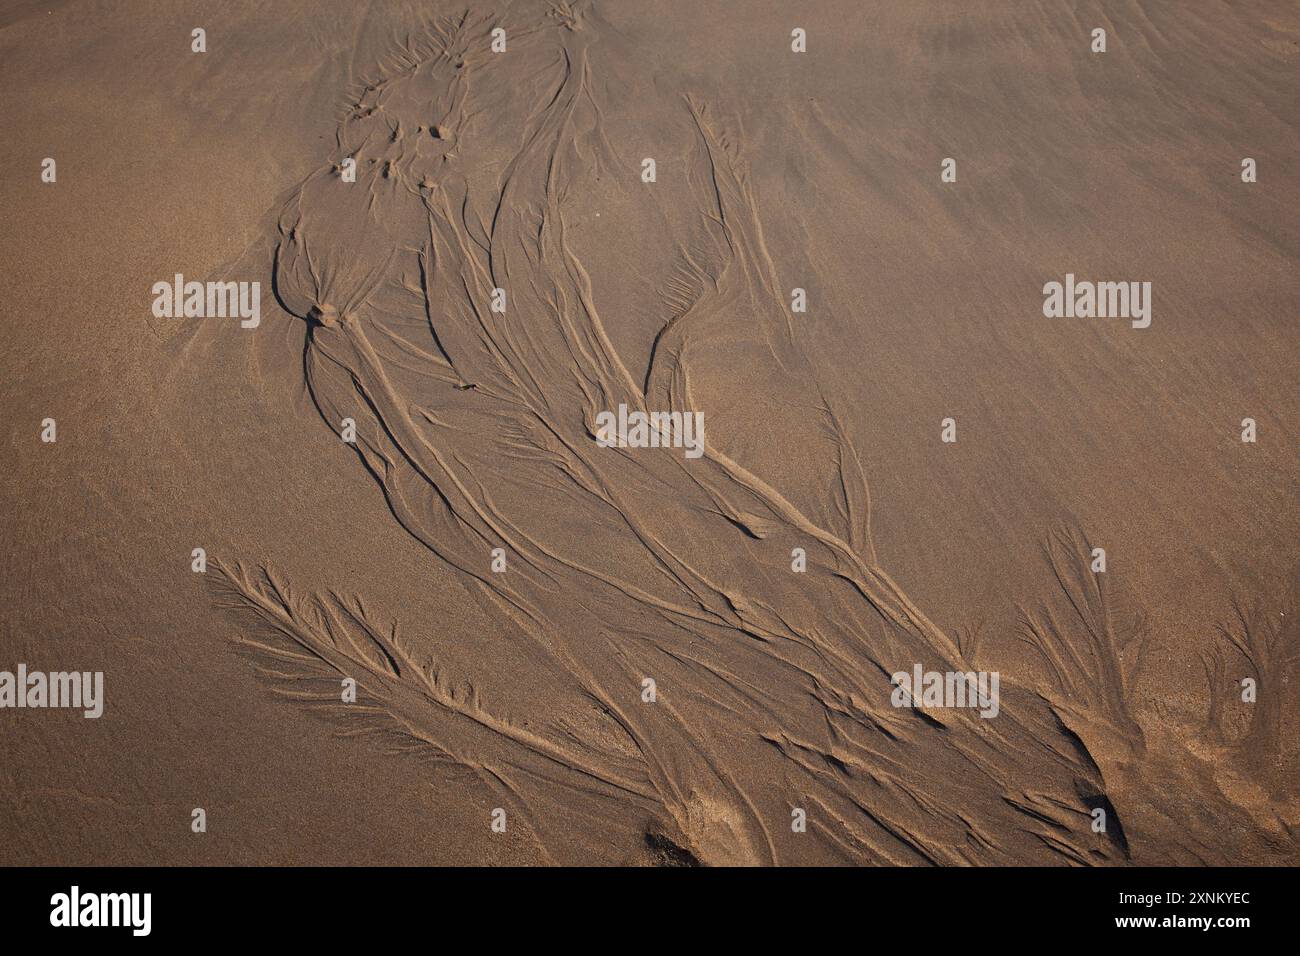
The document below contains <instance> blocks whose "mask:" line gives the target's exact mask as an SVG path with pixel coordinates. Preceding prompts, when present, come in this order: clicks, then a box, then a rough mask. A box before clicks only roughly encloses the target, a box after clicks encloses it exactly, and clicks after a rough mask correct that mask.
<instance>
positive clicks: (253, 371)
mask: <svg viewBox="0 0 1300 956" xmlns="http://www.w3.org/2000/svg"><path fill="white" fill-rule="evenodd" d="M742 7H743V9H742ZM805 7H806V8H805ZM195 27H202V28H203V29H204V31H205V34H206V49H205V50H203V51H202V52H195V51H194V50H192V48H191V31H192V30H193V29H194V28H195ZM1096 29H1101V30H1104V32H1105V43H1106V48H1105V50H1104V52H1102V51H1097V50H1095V48H1094V47H1095V43H1096V38H1095V34H1094V32H1093V31H1094V30H1096ZM494 31H503V32H499V33H498V32H494ZM792 31H798V32H800V33H802V34H803V35H804V36H805V37H806V49H796V47H798V46H799V43H800V41H799V39H798V38H795V37H793V36H792ZM494 45H498V46H500V45H503V46H504V49H494ZM1298 69H1300V7H1297V6H1296V5H1295V4H1293V3H1289V2H1280V0H1279V2H1272V0H1260V2H1255V3H1249V4H1245V3H1229V2H1217V0H1203V2H1201V0H1198V2H1173V0H1170V2H1159V0H1150V2H1139V0H1085V2H1079V3H1068V2H1063V0H1024V2H1017V3H992V2H990V3H961V4H956V3H942V2H919V0H918V2H906V3H905V2H902V0H898V2H893V0H891V2H887V3H885V2H882V3H872V4H864V3H860V2H840V0H827V2H818V3H814V4H808V5H800V8H799V9H797V10H796V9H792V8H790V6H789V5H787V4H783V3H777V2H754V3H745V4H743V5H739V4H725V3H720V2H710V0H704V2H698V3H677V2H672V3H645V4H639V3H638V4H632V3H615V2H610V3H605V2H601V0H595V2H591V3H588V2H558V0H557V2H548V3H534V2H523V0H520V2H516V3H507V4H501V5H490V4H482V5H480V4H474V5H472V6H471V7H470V8H469V9H465V8H464V7H463V6H462V7H455V6H453V5H450V4H442V3H439V4H432V5H430V4H420V3H403V2H392V3H372V4H348V3H336V2H332V0H331V2H321V3H315V2H313V3H296V2H287V3H283V4H272V5H258V4H252V3H221V4H212V3H210V4H193V5H185V6H181V5H177V4H163V3H157V4H154V3H98V4H81V3H68V4H65V5H53V6H51V5H50V4H43V5H40V6H36V5H32V4H27V3H17V4H10V5H9V8H8V12H6V13H4V14H0V77H3V82H0V91H2V92H0V100H3V102H4V112H5V115H6V116H7V120H6V126H7V128H8V132H9V135H8V136H6V137H4V141H3V142H0V158H2V159H3V166H4V168H5V170H6V172H5V174H4V176H5V184H4V190H3V203H4V207H5V213H6V215H5V219H6V221H7V223H8V228H7V229H5V230H4V235H3V236H0V243H3V260H4V263H5V268H4V272H3V283H4V290H5V292H6V294H5V295H4V296H3V297H2V298H0V302H2V303H3V305H0V309H3V311H4V321H5V328H6V330H7V331H8V338H9V346H8V347H7V348H6V349H5V353H4V362H5V365H4V375H3V379H2V381H3V386H2V387H3V390H4V392H3V400H2V401H0V405H3V407H4V408H5V413H4V417H5V424H6V426H7V428H8V433H9V448H8V454H7V455H6V458H7V463H6V466H5V468H4V470H3V481H4V486H3V487H4V498H5V502H6V507H5V508H4V509H3V513H2V514H0V527H3V531H4V537H5V541H6V542H7V545H8V546H7V547H6V549H5V561H6V566H5V567H4V573H3V575H0V582H3V583H0V588H3V601H2V602H0V608H3V615H2V616H0V648H2V649H3V650H2V652H0V670H5V669H8V670H13V669H14V668H15V667H16V666H17V664H18V663H19V662H25V663H26V665H27V666H29V667H31V668H43V669H45V670H49V671H55V670H63V669H69V670H72V669H75V670H78V671H87V672H91V671H98V672H102V673H103V675H104V682H105V687H106V700H105V709H104V714H103V716H102V717H100V718H98V719H94V720H87V719H85V718H84V717H83V716H82V715H81V714H80V713H74V712H69V711H58V710H54V709H48V710H45V711H40V710H34V709H27V710H20V709H2V710H0V741H3V744H2V745H0V746H2V747H3V750H4V756H3V759H0V792H3V794H4V799H5V804H6V807H5V810H4V812H3V814H0V821H2V822H0V847H3V850H2V851H0V862H3V863H23V864H30V863H49V862H59V863H65V862H66V863H110V862H123V863H171V864H175V863H217V864H225V863H330V864H334V863H399V864H634V865H645V864H652V865H654V864H657V865H695V864H701V865H782V864H799V865H842V864H851V865H945V866H947V865H999V866H1005V865H1044V864H1045V865H1058V864H1061V865H1122V864H1144V865H1172V864H1238V863H1250V864H1267V865H1278V864H1289V865H1295V864H1297V863H1300V747H1298V746H1297V744H1296V727H1297V718H1298V717H1300V714H1298V713H1297V703H1298V702H1300V669H1298V668H1300V629H1298V624H1297V622H1298V620H1300V607H1297V604H1296V590H1295V587H1296V571H1297V561H1296V549H1295V542H1296V540H1297V533H1300V516H1298V515H1300V513H1298V512H1297V501H1296V494H1297V480H1296V479H1297V464H1298V459H1297V452H1296V449H1297V444H1296V440H1297V432H1296V423H1297V412H1300V401H1297V395H1298V394H1300V393H1298V392H1297V388H1296V385H1297V380H1296V367H1297V362H1296V360H1297V358H1298V357H1300V350H1298V349H1297V341H1298V338H1297V335H1298V334H1297V328H1296V322H1297V319H1298V318H1300V315H1298V310H1297V307H1298V306H1300V269H1297V264H1298V262H1300V255H1298V253H1300V232H1298V230H1297V217H1296V210H1297V208H1300V168H1298V167H1297V163H1296V156H1297V146H1300V80H1298V75H1300V74H1298V73H1297V70H1298ZM43 157H54V158H56V159H57V163H58V166H57V169H58V177H57V181H55V182H44V181H42V179H41V177H40V172H41V160H42V158H43ZM1246 158H1249V159H1250V160H1251V161H1252V162H1251V169H1252V170H1257V173H1253V174H1252V175H1250V176H1249V177H1246V176H1244V175H1243V173H1244V170H1245V165H1244V163H1243V160H1244V159H1246ZM646 160H653V164H652V166H653V175H651V174H650V173H648V172H647V168H648V167H647V164H646ZM950 160H951V162H952V165H951V166H949V165H948V163H949V161H950ZM945 171H947V173H946V172H945ZM176 274H183V276H184V277H185V279H186V280H198V281H200V282H206V281H229V282H242V283H250V284H251V283H253V282H257V283H259V288H260V290H261V299H260V303H261V304H260V313H259V315H258V316H257V321H256V323H253V322H252V320H248V321H245V322H242V323H241V320H240V316H228V315H227V316H213V315H207V316H188V317H187V316H185V315H179V316H171V315H161V316H160V314H159V312H158V310H157V306H156V304H154V305H153V307H152V309H151V303H155V299H154V294H153V293H151V292H150V289H151V287H153V286H154V284H155V283H158V282H160V281H161V282H162V283H164V284H167V283H171V282H172V280H173V276H174V275H176ZM1067 275H1069V276H1070V282H1071V283H1073V282H1074V281H1075V279H1076V278H1077V279H1078V280H1079V281H1080V282H1082V281H1085V280H1091V281H1095V282H1106V281H1114V282H1124V283H1126V289H1127V283H1129V282H1133V283H1136V285H1135V286H1134V287H1133V289H1134V299H1133V302H1132V303H1131V304H1132V306H1133V308H1134V309H1135V310H1136V309H1137V308H1138V299H1137V292H1138V290H1139V288H1140V287H1142V286H1143V284H1147V285H1146V288H1147V289H1149V292H1147V298H1146V299H1145V308H1147V309H1148V312H1147V315H1146V319H1145V324H1144V320H1143V318H1142V317H1141V316H1140V315H1136V314H1135V315H1134V316H1130V315H1128V314H1124V315H1119V316H1117V315H1113V314H1112V315H1104V316H1103V315H1100V314H1092V315H1089V314H1087V313H1084V314H1077V313H1072V314H1070V315H1068V316H1065V315H1062V316H1056V315H1050V314H1047V312H1048V307H1047V305H1046V304H1045V296H1046V295H1047V290H1046V284H1048V283H1051V282H1058V283H1064V282H1065V281H1066V276H1067ZM1098 301H1101V298H1100V297H1099V299H1098ZM1072 307H1073V305H1072ZM1082 311H1083V310H1082V307H1081V308H1080V309H1079V312H1082ZM620 410H622V414H623V415H624V417H626V416H629V415H630V416H632V417H633V418H635V417H636V414H637V413H641V414H644V415H646V416H651V415H658V416H661V417H660V418H659V419H658V421H659V422H660V426H659V427H658V428H656V427H653V426H652V427H651V428H650V429H649V430H648V431H643V432H642V434H641V438H642V439H644V440H643V441H641V442H640V443H639V444H638V441H637V439H636V438H635V437H634V438H633V439H631V440H630V441H625V442H623V441H607V440H606V438H607V437H608V436H609V433H608V432H607V431H606V430H605V423H606V422H607V421H609V420H610V419H609V417H608V416H611V415H613V416H617V415H618V414H619V411H620ZM670 416H676V417H675V418H672V417H670ZM47 418H48V419H53V420H55V421H56V422H57V427H58V431H57V440H56V441H47V440H43V439H42V428H43V425H42V422H43V421H44V420H45V419H47ZM1247 420H1249V423H1250V424H1249V426H1248V425H1247ZM669 422H695V423H697V431H696V433H695V434H694V440H695V441H694V444H692V439H691V436H689V435H688V436H687V439H686V440H685V441H684V442H681V441H673V440H670V439H671V438H672V437H673V436H674V435H676V436H678V437H680V430H678V432H670V430H669V428H668V425H667V424H666V423H669ZM674 427H675V426H674ZM683 427H684V426H683ZM1247 432H1249V436H1248V437H1247ZM651 435H653V436H654V440H650V437H649V436H651ZM660 439H662V440H660ZM646 445H649V446H650V447H645V446H646ZM655 446H660V447H655ZM196 548H202V549H203V554H204V556H205V557H206V562H207V563H206V566H205V567H203V568H202V569H201V570H199V569H196V568H195V567H194V565H193V563H192V562H193V553H194V550H193V549H196ZM1099 549H1100V550H1099ZM1102 552H1104V556H1103V561H1104V564H1103V565H1101V566H1099V565H1098V554H1100V553H1102ZM196 572H197V573H196ZM914 671H915V672H917V673H930V672H937V673H939V674H948V675H952V674H956V675H964V674H972V675H975V674H979V675H996V678H997V680H998V683H997V684H996V685H994V686H995V687H996V695H997V696H996V699H994V700H984V701H982V703H979V704H975V705H973V706H972V705H961V704H958V705H956V706H953V705H952V704H951V702H950V701H949V702H945V701H940V702H936V703H933V704H930V703H929V702H926V701H918V703H920V704H921V706H910V705H909V704H908V703H903V704H902V705H900V701H899V694H898V690H899V688H898V684H899V677H898V676H897V675H899V674H900V673H903V674H907V675H910V674H912V673H914ZM350 687H355V693H356V696H355V699H351V698H350V697H348V689H349V688H350ZM972 693H973V692H972ZM196 808H203V810H204V815H205V818H206V821H207V822H206V828H205V830H203V831H202V832H195V830H194V828H193V827H192V813H193V811H194V810H195V809H196ZM1099 820H1100V821H1102V825H1101V826H1100V827H1099V826H1098V821H1099Z"/></svg>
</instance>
